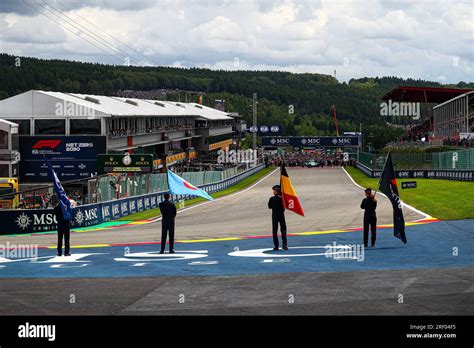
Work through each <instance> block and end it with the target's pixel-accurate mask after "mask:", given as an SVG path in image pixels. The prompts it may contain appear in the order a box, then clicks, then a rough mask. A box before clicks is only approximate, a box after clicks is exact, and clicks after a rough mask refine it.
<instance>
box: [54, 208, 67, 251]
mask: <svg viewBox="0 0 474 348" xmlns="http://www.w3.org/2000/svg"><path fill="white" fill-rule="evenodd" d="M60 204H61V203H58V204H57V205H56V206H55V207H54V209H53V213H54V215H55V216H56V221H57V222H58V246H57V250H58V256H62V254H63V238H64V256H71V254H70V253H69V249H70V244H69V240H70V236H71V230H70V223H69V220H68V219H65V218H64V216H63V211H62V209H61V205H60Z"/></svg>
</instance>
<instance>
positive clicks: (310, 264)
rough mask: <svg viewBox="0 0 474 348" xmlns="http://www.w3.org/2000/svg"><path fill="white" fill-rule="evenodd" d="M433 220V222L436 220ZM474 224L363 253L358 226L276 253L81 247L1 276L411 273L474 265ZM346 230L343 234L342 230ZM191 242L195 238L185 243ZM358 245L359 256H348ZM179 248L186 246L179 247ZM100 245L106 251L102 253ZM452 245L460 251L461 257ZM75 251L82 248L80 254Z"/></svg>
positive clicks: (7, 263)
mask: <svg viewBox="0 0 474 348" xmlns="http://www.w3.org/2000/svg"><path fill="white" fill-rule="evenodd" d="M431 222H433V221H431ZM473 230H474V220H462V221H451V222H443V221H442V222H438V223H435V224H431V223H430V224H428V223H426V222H425V223H414V224H411V225H410V226H409V227H407V238H408V244H407V245H403V244H402V243H401V241H399V240H398V239H396V238H395V237H393V235H392V230H391V229H388V230H387V229H385V230H383V229H382V230H381V231H380V233H378V236H377V246H376V247H375V248H370V247H369V248H367V249H364V250H362V249H363V248H362V246H361V245H360V243H361V239H362V233H361V232H360V231H358V230H357V229H353V230H341V231H339V230H337V231H334V230H333V231H331V232H330V231H320V232H303V233H299V234H298V233H294V234H292V235H291V236H289V250H288V251H281V250H280V251H278V252H275V251H273V250H272V239H271V238H269V237H262V236H260V237H259V238H252V237H243V238H222V239H212V240H199V244H195V245H196V247H198V248H193V244H186V243H179V244H177V245H176V253H175V254H168V253H167V252H166V253H165V254H159V253H158V250H159V247H158V246H157V244H159V243H157V242H154V243H136V244H126V243H124V244H120V245H107V244H97V245H87V246H84V245H83V246H78V248H79V249H80V250H78V253H74V252H73V253H72V255H71V256H68V257H64V256H62V257H58V256H55V255H54V254H53V255H51V250H50V247H48V248H46V249H41V250H40V251H39V254H38V255H37V258H35V259H33V258H23V259H8V258H7V257H3V258H0V278H75V277H99V278H109V277H143V276H148V277H150V276H152V277H156V276H164V275H180V276H186V275H242V274H260V273H272V272H278V273H284V272H339V271H362V270H375V269H376V270H390V269H411V268H447V267H473V266H474V242H473V239H472V231H473ZM340 232H344V233H340ZM187 242H188V243H193V242H192V241H191V242H190V241H187ZM357 245H358V246H359V247H360V248H359V253H356V254H355V255H354V254H348V252H349V251H350V250H353V249H354V250H357V248H353V247H355V246H357ZM180 247H182V248H183V249H182V250H181V249H180ZM98 248H100V249H98ZM453 248H456V249H457V252H456V255H455V253H453ZM76 250H77V249H76Z"/></svg>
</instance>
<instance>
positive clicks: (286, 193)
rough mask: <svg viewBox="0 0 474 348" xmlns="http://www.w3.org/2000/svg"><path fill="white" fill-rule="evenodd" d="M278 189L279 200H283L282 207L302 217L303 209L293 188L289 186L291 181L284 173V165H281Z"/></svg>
mask: <svg viewBox="0 0 474 348" xmlns="http://www.w3.org/2000/svg"><path fill="white" fill-rule="evenodd" d="M280 187H281V198H282V199H283V206H284V207H285V209H288V210H291V211H292V212H293V213H296V214H298V215H301V216H304V211H303V208H302V207H301V204H300V201H299V199H298V196H297V194H296V191H295V188H294V187H293V185H292V184H291V180H290V178H289V176H288V173H287V172H286V169H285V166H284V164H282V165H281V175H280Z"/></svg>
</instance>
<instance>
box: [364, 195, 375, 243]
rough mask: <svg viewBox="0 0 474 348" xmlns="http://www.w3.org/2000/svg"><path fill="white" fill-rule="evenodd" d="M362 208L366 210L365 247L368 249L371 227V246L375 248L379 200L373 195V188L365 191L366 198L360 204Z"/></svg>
mask: <svg viewBox="0 0 474 348" xmlns="http://www.w3.org/2000/svg"><path fill="white" fill-rule="evenodd" d="M360 208H361V209H364V210H365V212H364V246H365V247H366V248H367V245H368V242H369V227H370V232H371V235H370V242H371V246H375V239H376V238H377V214H376V213H375V210H376V209H377V200H376V199H375V194H373V193H372V189H371V188H366V189H365V198H364V199H363V200H362V203H361V204H360Z"/></svg>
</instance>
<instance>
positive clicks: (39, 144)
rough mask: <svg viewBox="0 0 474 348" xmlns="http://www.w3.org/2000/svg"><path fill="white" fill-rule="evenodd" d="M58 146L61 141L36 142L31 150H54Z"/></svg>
mask: <svg viewBox="0 0 474 348" xmlns="http://www.w3.org/2000/svg"><path fill="white" fill-rule="evenodd" d="M59 144H61V140H38V141H37V142H36V144H34V145H33V147H32V148H33V149H37V150H40V149H42V148H44V147H47V148H50V149H55V148H57V147H58V145H59Z"/></svg>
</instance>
